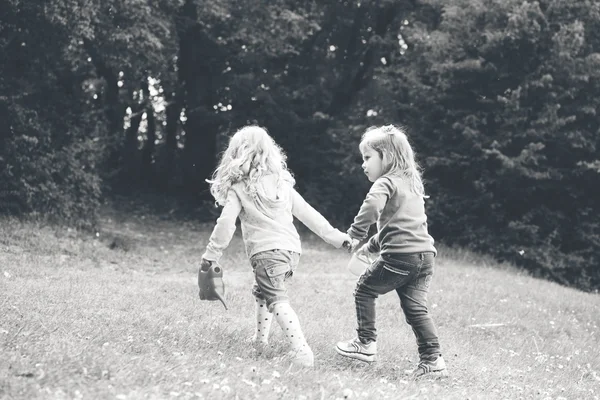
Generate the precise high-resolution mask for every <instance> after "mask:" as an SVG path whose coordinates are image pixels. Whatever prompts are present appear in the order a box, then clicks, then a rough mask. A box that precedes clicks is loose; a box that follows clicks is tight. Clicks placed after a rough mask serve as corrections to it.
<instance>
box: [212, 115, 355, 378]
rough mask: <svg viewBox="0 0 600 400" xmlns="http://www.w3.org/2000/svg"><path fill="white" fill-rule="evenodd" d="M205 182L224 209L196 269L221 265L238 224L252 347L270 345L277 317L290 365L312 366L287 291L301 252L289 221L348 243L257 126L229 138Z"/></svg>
mask: <svg viewBox="0 0 600 400" xmlns="http://www.w3.org/2000/svg"><path fill="white" fill-rule="evenodd" d="M208 182H209V184H210V190H211V193H212V195H213V196H214V198H215V200H216V202H217V204H219V205H221V206H223V210H222V211H221V215H220V217H219V218H218V220H217V223H216V225H215V227H214V229H213V232H212V234H211V236H210V239H209V242H208V245H207V246H206V251H205V253H204V254H203V255H202V261H201V264H202V266H201V269H202V267H207V266H208V267H210V265H211V264H212V263H217V262H218V261H219V259H220V258H221V256H222V254H223V251H224V250H225V248H226V247H227V246H228V245H229V243H230V241H231V238H232V237H233V234H234V233H235V229H236V220H237V219H238V218H239V219H240V221H241V229H242V237H243V240H244V245H245V249H246V254H247V256H248V257H249V259H250V264H251V266H252V271H253V273H254V278H255V282H254V285H253V288H252V294H253V295H254V298H255V303H256V304H255V315H256V330H255V332H254V336H253V337H252V339H251V341H252V343H253V344H254V345H256V346H264V345H265V344H267V343H268V338H269V331H270V327H271V322H272V319H273V316H275V320H276V321H277V323H278V324H279V325H280V326H281V328H282V331H283V332H285V333H286V336H287V339H288V341H289V344H290V347H291V350H290V352H289V354H288V356H289V358H290V359H291V361H292V363H294V364H297V365H300V366H305V367H311V366H313V363H314V355H313V352H312V350H311V348H310V346H309V345H308V343H307V342H306V339H305V337H304V334H303V332H302V329H301V327H300V322H299V320H298V316H297V315H296V313H295V311H294V309H293V308H292V307H291V305H290V301H289V297H288V292H287V289H286V287H285V282H286V280H287V279H289V278H290V277H291V276H292V275H293V273H294V271H295V270H296V267H297V266H298V262H299V260H300V254H301V252H302V249H301V243H300V237H299V235H298V232H297V230H296V228H295V226H294V217H296V218H298V219H299V220H300V221H301V222H302V223H304V224H305V225H306V226H307V227H308V228H309V229H311V230H312V231H313V232H315V233H316V234H317V235H319V236H320V237H321V238H322V239H323V240H324V241H326V242H327V243H329V244H331V245H333V246H335V247H336V248H340V247H342V245H343V244H344V243H348V244H349V243H350V237H349V236H348V235H347V234H345V233H343V232H340V231H339V230H337V229H335V228H333V227H332V226H331V225H330V224H329V222H328V221H327V220H326V219H325V218H324V217H323V216H322V215H321V214H320V213H319V212H317V211H316V210H315V209H314V208H312V207H311V206H310V205H309V204H308V203H307V202H306V201H305V200H304V199H303V198H302V196H301V195H300V194H299V193H298V192H297V191H296V190H295V189H294V183H295V182H294V178H293V177H292V174H291V173H290V171H289V170H288V168H287V164H286V157H285V154H284V152H283V150H282V149H281V147H279V146H278V145H277V144H276V143H275V141H274V140H273V138H272V137H271V136H269V134H268V133H267V131H266V129H265V128H262V127H260V126H256V125H250V126H245V127H243V128H241V129H240V130H238V131H237V132H236V133H235V134H234V135H233V136H232V137H231V139H230V141H229V145H228V147H227V149H226V150H225V152H224V153H223V155H222V157H221V160H220V162H219V165H218V167H217V169H216V170H215V172H214V174H213V176H212V179H211V180H209V181H208Z"/></svg>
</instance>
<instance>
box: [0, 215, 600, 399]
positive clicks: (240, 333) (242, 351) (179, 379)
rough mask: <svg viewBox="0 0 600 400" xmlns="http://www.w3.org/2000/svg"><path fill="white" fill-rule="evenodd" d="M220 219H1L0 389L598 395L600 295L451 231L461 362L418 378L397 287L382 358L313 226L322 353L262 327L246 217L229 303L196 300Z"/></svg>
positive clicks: (303, 284)
mask: <svg viewBox="0 0 600 400" xmlns="http://www.w3.org/2000/svg"><path fill="white" fill-rule="evenodd" d="M211 229H212V224H196V223H193V222H190V221H187V222H185V221H175V220H172V219H169V218H166V217H159V216H152V215H143V214H139V213H138V214H130V215H128V214H125V213H122V212H115V211H110V210H106V211H105V212H104V213H103V215H102V219H101V224H100V226H99V229H98V230H97V232H89V231H78V230H75V229H70V228H68V227H58V226H50V225H44V224H40V223H33V222H20V221H17V220H15V219H12V218H4V219H2V220H1V221H0V399H119V400H122V399H298V400H300V399H600V351H599V350H598V348H599V347H600V339H599V336H600V333H599V330H598V325H599V324H600V296H599V295H598V294H592V293H584V292H580V291H577V290H574V289H570V288H566V287H562V286H559V285H557V284H554V283H551V282H547V281H543V280H540V279H536V278H533V277H530V276H528V275H527V274H525V273H523V272H521V271H519V270H517V269H516V268H514V267H512V266H511V265H507V264H499V263H497V262H495V261H493V260H492V259H490V258H487V257H485V256H482V255H476V254H473V253H470V252H468V251H464V250H461V249H453V248H446V247H443V246H440V248H439V256H438V258H437V265H436V271H435V276H434V280H433V283H432V287H431V291H430V297H429V304H430V310H431V312H432V313H433V316H434V319H435V322H436V325H437V327H438V331H439V335H440V340H441V343H442V346H443V354H444V358H445V359H446V362H447V364H448V368H449V372H450V376H449V377H448V378H446V379H439V380H429V379H424V380H420V381H410V380H408V379H407V378H406V376H405V371H406V370H409V369H411V368H414V366H415V364H416V362H417V361H418V360H417V352H416V344H415V341H414V336H413V334H412V332H411V330H410V328H409V326H408V325H407V324H406V322H405V321H404V318H403V315H402V312H401V310H400V307H399V302H398V299H397V297H396V296H395V294H393V293H390V294H387V295H385V296H382V297H381V298H380V300H379V302H378V329H379V340H378V349H379V359H378V361H377V362H375V363H373V364H366V363H362V362H360V361H354V360H348V359H344V358H342V357H340V356H338V355H337V354H336V352H335V350H334V345H335V343H336V342H337V341H338V340H342V339H348V338H351V337H353V336H354V334H355V331H354V329H355V316H354V303H353V297H352V292H353V288H354V283H355V280H356V278H355V277H354V276H352V275H351V274H350V273H349V272H348V271H347V269H346V263H347V261H348V260H349V257H350V256H349V255H348V254H347V253H345V252H344V251H342V250H336V249H334V248H332V247H330V246H328V245H327V244H325V243H324V242H321V241H320V240H319V239H318V238H316V237H314V236H312V235H306V238H305V240H304V242H303V246H304V253H303V256H302V259H301V262H300V266H299V268H298V271H297V273H296V274H295V276H294V278H293V279H292V280H291V281H290V283H289V290H290V295H291V299H292V305H293V306H294V308H295V309H296V312H297V313H298V316H299V318H300V321H301V324H302V327H303V329H304V332H305V334H306V337H307V340H308V342H309V344H310V345H311V346H312V348H313V350H314V352H315V367H314V368H313V369H302V368H298V367H292V366H290V365H289V362H287V361H286V360H285V359H282V358H281V357H280V356H281V355H283V354H284V353H285V351H286V346H285V341H284V337H283V335H282V332H281V331H280V329H279V327H277V326H276V324H274V325H273V329H272V335H271V346H270V347H269V348H267V349H265V350H264V351H261V352H258V351H256V350H254V349H253V348H252V346H250V345H249V344H248V341H247V340H248V338H249V337H250V336H252V334H253V329H254V309H253V307H254V302H253V298H252V295H251V292H250V288H251V284H252V279H253V277H252V274H251V268H250V266H249V263H248V260H247V259H246V257H245V255H244V249H243V245H242V242H241V238H240V232H239V229H238V232H237V233H236V236H235V237H234V240H233V241H232V243H231V245H230V247H229V249H228V250H227V251H226V253H225V256H224V258H223V260H222V265H223V266H224V268H225V284H226V300H227V302H228V306H229V310H228V311H226V310H225V309H224V308H223V306H222V305H221V304H220V303H219V302H206V301H200V300H199V298H198V290H197V286H196V276H197V275H196V274H197V268H198V264H199V259H200V255H201V254H202V252H203V250H204V246H205V245H206V242H207V239H208V237H209V235H210V231H211Z"/></svg>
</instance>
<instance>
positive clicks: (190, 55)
mask: <svg viewBox="0 0 600 400" xmlns="http://www.w3.org/2000/svg"><path fill="white" fill-rule="evenodd" d="M182 16H183V18H184V22H183V23H182V24H181V26H180V29H179V38H180V42H179V43H180V45H179V52H180V54H179V58H178V63H179V74H180V75H179V79H180V83H181V85H182V87H183V102H184V106H185V109H186V116H187V122H186V124H185V127H184V130H185V147H184V154H183V178H184V185H185V188H186V190H187V191H188V192H189V193H190V194H193V195H196V196H198V197H200V198H209V197H210V192H209V191H208V184H207V183H206V182H205V179H207V178H209V177H210V176H211V174H212V171H213V169H214V168H215V163H216V144H217V130H218V126H219V120H218V118H217V116H216V115H215V113H214V110H213V105H214V104H216V103H217V102H218V101H217V100H216V89H217V88H218V85H219V84H218V82H217V79H218V77H219V75H220V57H219V51H220V49H219V47H218V46H217V45H216V44H215V43H213V42H212V41H211V40H210V38H209V37H208V36H207V35H206V34H205V33H204V31H203V30H202V26H201V25H200V24H199V23H198V22H197V10H196V5H195V3H194V1H192V0H187V1H186V3H185V4H184V6H183V7H182Z"/></svg>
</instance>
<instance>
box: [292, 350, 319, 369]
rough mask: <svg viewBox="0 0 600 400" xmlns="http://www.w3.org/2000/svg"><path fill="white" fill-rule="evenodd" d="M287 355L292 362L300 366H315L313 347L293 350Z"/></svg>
mask: <svg viewBox="0 0 600 400" xmlns="http://www.w3.org/2000/svg"><path fill="white" fill-rule="evenodd" d="M287 356H288V357H289V359H290V360H291V361H292V364H294V365H297V366H299V367H308V368H311V367H314V365H315V356H314V354H313V352H312V350H311V349H302V350H291V351H289V352H288V353H287Z"/></svg>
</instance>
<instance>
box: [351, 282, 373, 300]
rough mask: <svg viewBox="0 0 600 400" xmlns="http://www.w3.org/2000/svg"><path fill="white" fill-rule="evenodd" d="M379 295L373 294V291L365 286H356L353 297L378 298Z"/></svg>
mask: <svg viewBox="0 0 600 400" xmlns="http://www.w3.org/2000/svg"><path fill="white" fill-rule="evenodd" d="M378 296H379V294H378V293H376V292H374V291H373V290H371V289H369V288H368V287H367V286H364V285H356V288H355V289H354V297H363V298H364V297H373V298H374V297H378Z"/></svg>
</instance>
